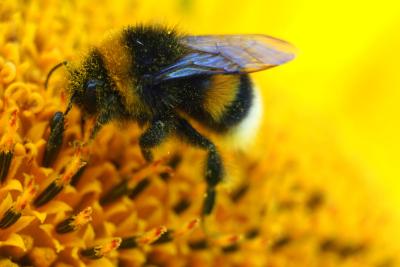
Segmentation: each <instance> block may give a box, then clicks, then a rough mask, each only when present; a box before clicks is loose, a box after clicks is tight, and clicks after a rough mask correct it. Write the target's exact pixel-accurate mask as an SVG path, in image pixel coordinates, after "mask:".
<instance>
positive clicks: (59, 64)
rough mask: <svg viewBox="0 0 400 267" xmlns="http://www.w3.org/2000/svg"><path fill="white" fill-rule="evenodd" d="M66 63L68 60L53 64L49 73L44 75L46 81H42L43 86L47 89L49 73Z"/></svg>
mask: <svg viewBox="0 0 400 267" xmlns="http://www.w3.org/2000/svg"><path fill="white" fill-rule="evenodd" d="M67 63H68V61H63V62H60V63H58V64H57V65H55V66H54V67H53V68H52V69H51V70H50V71H49V73H48V74H47V77H46V81H45V82H44V88H45V89H46V90H47V87H48V85H49V80H50V77H51V75H52V74H53V72H54V71H55V70H57V69H58V68H59V67H62V66H66V65H67Z"/></svg>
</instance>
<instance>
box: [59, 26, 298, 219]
mask: <svg viewBox="0 0 400 267" xmlns="http://www.w3.org/2000/svg"><path fill="white" fill-rule="evenodd" d="M293 57H294V53H293V47H292V46H291V45H290V44H288V43H286V42H285V41H282V40H279V39H276V38H273V37H269V36H266V35H260V34H249V35H203V36H187V35H180V34H178V33H177V32H176V31H175V30H174V29H169V28H165V27H162V26H154V25H151V26H144V25H138V26H129V27H126V28H124V29H122V30H119V31H116V32H114V33H111V34H110V35H109V36H108V37H107V38H105V39H104V40H103V41H102V42H101V43H100V44H99V45H98V46H96V47H93V48H92V49H91V50H90V51H89V52H88V54H87V55H86V56H85V57H84V59H83V60H82V62H80V63H79V64H77V65H72V64H69V63H68V62H67V63H65V64H66V66H67V72H68V76H67V81H68V84H67V92H68V95H69V100H70V102H69V105H68V107H67V111H66V112H65V114H66V113H67V112H68V111H69V110H70V108H71V106H72V105H76V106H78V107H79V108H80V110H81V111H82V112H83V114H84V115H85V116H87V117H93V118H94V119H95V124H94V126H93V129H92V131H91V138H94V137H95V136H96V134H97V132H98V131H99V130H100V129H101V127H102V126H103V125H104V124H107V123H109V122H111V121H134V122H137V123H138V124H140V125H142V126H144V127H145V130H144V132H143V133H142V135H141V136H140V139H139V144H140V148H141V151H142V154H143V156H144V158H145V159H146V160H147V161H151V160H152V158H153V157H152V152H151V150H152V149H153V148H154V147H156V146H158V145H160V144H161V143H162V142H163V141H164V140H165V139H166V138H167V137H168V136H170V135H177V136H179V137H180V138H181V139H182V140H183V141H184V142H187V143H189V144H191V145H193V146H196V147H199V148H201V149H204V150H206V151H207V159H206V165H205V180H206V182H207V189H206V194H205V198H204V202H203V211H202V214H203V215H209V214H210V213H211V212H212V210H213V207H214V204H215V198H216V189H215V188H216V185H217V184H218V183H220V182H221V180H222V178H223V175H224V167H223V162H222V159H221V156H220V154H219V153H218V150H217V148H216V146H215V145H214V143H213V142H212V141H210V140H209V139H208V138H207V137H205V136H203V135H202V134H201V133H200V132H198V131H197V130H196V129H195V128H194V127H192V125H191V124H190V123H189V121H188V119H190V120H194V121H197V122H198V123H199V124H200V125H203V126H205V127H206V128H208V129H210V131H213V132H216V133H219V134H226V133H228V132H230V131H231V130H232V129H237V128H238V127H240V126H243V125H244V126H246V123H245V122H246V121H247V120H248V117H249V116H251V114H252V113H254V112H252V108H253V107H254V104H255V102H256V101H257V97H256V96H257V94H256V93H255V91H254V89H253V83H252V81H251V79H250V77H249V73H251V72H256V71H261V70H265V69H268V68H271V67H275V66H278V65H281V64H283V63H285V62H288V61H290V60H291V59H293ZM62 64H64V63H62ZM60 65H61V64H60ZM53 70H54V69H53Z"/></svg>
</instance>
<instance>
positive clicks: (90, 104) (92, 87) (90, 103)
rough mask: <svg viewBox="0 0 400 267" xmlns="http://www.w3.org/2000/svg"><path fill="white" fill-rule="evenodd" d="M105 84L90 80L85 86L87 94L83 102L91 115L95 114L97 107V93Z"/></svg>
mask: <svg viewBox="0 0 400 267" xmlns="http://www.w3.org/2000/svg"><path fill="white" fill-rule="evenodd" d="M102 85H103V82H102V81H99V80H88V81H87V83H86V86H85V93H84V97H83V102H84V106H85V108H86V110H87V111H88V112H89V113H94V112H95V111H96V106H97V93H96V89H98V87H100V86H102Z"/></svg>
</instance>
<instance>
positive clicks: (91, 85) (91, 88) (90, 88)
mask: <svg viewBox="0 0 400 267" xmlns="http://www.w3.org/2000/svg"><path fill="white" fill-rule="evenodd" d="M96 87H97V81H96V80H89V81H88V82H87V83H86V91H94V90H96Z"/></svg>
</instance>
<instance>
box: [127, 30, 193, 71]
mask: <svg viewBox="0 0 400 267" xmlns="http://www.w3.org/2000/svg"><path fill="white" fill-rule="evenodd" d="M122 35H123V40H125V44H126V46H127V47H128V49H129V50H130V55H132V61H133V62H134V64H133V69H132V72H133V73H132V74H133V75H134V77H138V78H140V77H143V76H144V75H150V74H154V73H157V72H158V71H160V70H161V69H162V68H163V67H165V66H168V65H170V64H172V63H174V62H176V60H177V59H179V58H180V57H182V56H183V55H184V54H185V53H186V51H187V48H186V47H184V46H183V45H182V44H180V42H179V39H180V35H178V33H177V32H176V31H175V29H173V28H166V27H163V26H159V25H141V24H139V25H136V26H129V27H126V28H125V29H124V30H123V33H122Z"/></svg>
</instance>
